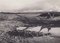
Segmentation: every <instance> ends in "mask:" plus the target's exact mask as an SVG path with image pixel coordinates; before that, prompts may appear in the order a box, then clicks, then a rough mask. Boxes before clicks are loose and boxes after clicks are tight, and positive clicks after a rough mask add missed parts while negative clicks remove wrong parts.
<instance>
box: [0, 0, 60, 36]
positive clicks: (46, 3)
mask: <svg viewBox="0 0 60 43" xmlns="http://www.w3.org/2000/svg"><path fill="white" fill-rule="evenodd" d="M25 10H32V11H33V10H36V11H38V10H45V11H49V10H53V11H60V0H0V11H4V12H6V11H7V12H8V11H9V12H20V11H25ZM36 28H37V27H36ZM36 28H34V30H35V29H36ZM39 29H40V28H39V27H38V29H36V30H39ZM45 30H46V29H45ZM45 30H44V32H45ZM50 32H51V33H54V34H57V35H59V34H60V28H53V29H51V31H50Z"/></svg>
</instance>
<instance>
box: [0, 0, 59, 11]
mask: <svg viewBox="0 0 60 43" xmlns="http://www.w3.org/2000/svg"><path fill="white" fill-rule="evenodd" d="M22 10H57V11H60V0H0V11H22Z"/></svg>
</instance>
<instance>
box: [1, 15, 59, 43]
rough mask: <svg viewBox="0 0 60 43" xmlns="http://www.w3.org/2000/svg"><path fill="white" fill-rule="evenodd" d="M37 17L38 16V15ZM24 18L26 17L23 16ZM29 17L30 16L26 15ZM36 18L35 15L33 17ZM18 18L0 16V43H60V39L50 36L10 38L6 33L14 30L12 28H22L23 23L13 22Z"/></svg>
mask: <svg viewBox="0 0 60 43" xmlns="http://www.w3.org/2000/svg"><path fill="white" fill-rule="evenodd" d="M38 15H39V14H38ZM23 16H26V15H23ZM27 16H28V17H31V16H32V15H31V16H30V15H27ZM35 16H37V15H35ZM16 17H18V16H17V15H14V14H13V15H11V14H0V43H60V37H58V36H56V37H52V36H50V35H47V36H46V35H45V36H39V37H28V38H23V37H21V36H10V35H9V34H7V33H6V32H8V31H11V30H14V26H23V25H24V23H22V22H20V21H16V20H13V18H16Z"/></svg>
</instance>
